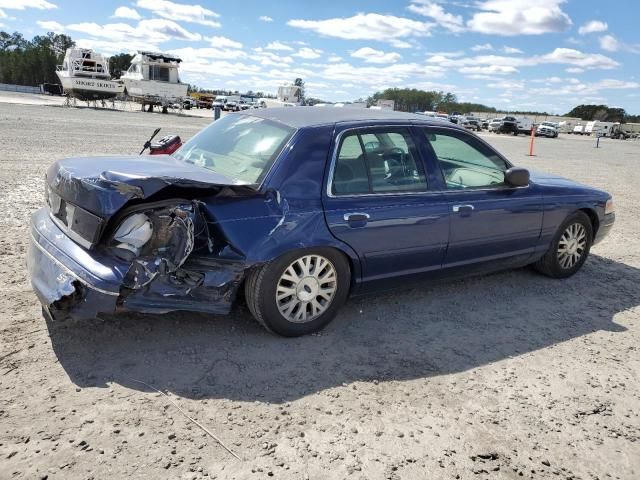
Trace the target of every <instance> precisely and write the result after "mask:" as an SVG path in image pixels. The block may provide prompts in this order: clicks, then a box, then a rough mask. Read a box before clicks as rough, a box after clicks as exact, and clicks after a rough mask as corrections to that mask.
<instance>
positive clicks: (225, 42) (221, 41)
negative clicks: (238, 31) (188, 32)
mask: <svg viewBox="0 0 640 480" xmlns="http://www.w3.org/2000/svg"><path fill="white" fill-rule="evenodd" d="M206 40H207V41H208V42H209V43H210V44H211V46H212V47H215V48H242V44H241V43H240V42H236V41H235V40H231V39H230V38H227V37H219V36H214V37H207V38H206Z"/></svg>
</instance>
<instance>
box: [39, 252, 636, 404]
mask: <svg viewBox="0 0 640 480" xmlns="http://www.w3.org/2000/svg"><path fill="white" fill-rule="evenodd" d="M639 284H640V269H637V268H634V267H631V266H628V265H625V264H623V263H619V262H615V261H612V260H608V259H605V258H602V257H598V256H596V255H592V256H591V257H590V258H589V260H588V261H587V263H586V264H585V266H584V268H583V269H582V270H581V271H580V272H579V273H578V274H576V275H575V276H573V277H572V278H570V279H566V280H553V279H549V278H546V277H543V276H540V275H538V274H536V273H534V272H533V271H531V270H530V269H520V270H514V271H508V272H503V273H498V274H494V275H489V276H484V277H476V278H472V279H467V280H463V281H456V282H448V283H441V284H437V285H418V286H417V287H416V286H413V285H412V287H411V288H408V289H407V290H403V291H396V292H393V293H388V294H384V295H379V296H376V297H363V298H359V299H353V300H350V301H348V302H347V304H346V305H345V306H344V307H343V309H342V310H341V312H340V313H339V314H338V317H337V318H336V319H335V320H334V321H333V323H332V324H331V325H329V327H327V328H326V329H325V330H324V331H322V332H321V333H320V334H317V335H310V336H306V337H301V338H294V339H287V338H281V337H276V336H274V335H271V334H269V333H267V332H266V331H264V330H263V329H262V328H261V327H260V326H259V325H258V324H257V323H256V322H255V321H253V319H252V318H251V316H250V315H249V313H248V311H247V309H246V308H244V307H240V308H236V310H235V313H233V314H232V315H230V316H227V317H211V316H207V315H202V314H192V313H186V312H179V313H174V314H166V315H138V314H122V315H118V316H112V317H109V318H106V319H104V320H102V319H96V320H92V321H88V322H70V323H51V322H49V323H48V325H47V326H48V329H49V333H50V337H51V341H52V345H53V349H54V352H55V354H56V356H57V358H58V360H59V362H60V364H61V365H62V367H63V368H64V370H65V371H66V373H67V374H68V375H69V378H70V379H71V381H72V382H73V383H75V384H76V385H77V386H80V387H107V386H108V385H109V384H111V383H117V384H121V385H123V386H126V387H128V388H131V389H134V390H140V391H150V389H148V388H147V387H145V386H144V385H142V384H140V383H138V382H136V380H139V381H142V382H145V383H148V384H150V385H153V386H155V387H157V388H159V389H161V390H164V391H168V392H172V393H174V394H176V395H179V396H183V397H187V398H226V399H232V400H242V401H256V400H257V401H263V402H271V403H281V402H287V401H291V400H295V399H298V398H301V397H303V396H306V395H309V394H313V393H316V392H319V391H322V390H324V389H327V388H332V387H335V386H339V385H342V384H343V383H351V382H355V381H370V380H373V379H377V380H378V381H391V380H407V379H416V378H426V377H433V376H438V375H447V374H450V373H455V372H462V371H466V370H469V369H473V368H476V367H480V366H483V365H486V364H490V363H492V362H497V361H499V360H502V359H505V358H509V357H513V356H517V355H521V354H524V353H527V352H531V351H535V350H539V349H544V348H548V347H550V346H552V345H555V344H557V343H560V342H565V341H567V340H571V339H573V338H576V337H580V336H583V335H587V334H589V333H592V332H595V331H598V330H604V331H609V332H624V331H625V330H626V329H625V328H624V327H622V326H620V325H618V324H616V323H615V321H614V316H615V315H616V314H617V313H619V312H624V311H625V310H628V309H631V308H633V307H636V306H638V305H640V289H639V288H638V285H639Z"/></svg>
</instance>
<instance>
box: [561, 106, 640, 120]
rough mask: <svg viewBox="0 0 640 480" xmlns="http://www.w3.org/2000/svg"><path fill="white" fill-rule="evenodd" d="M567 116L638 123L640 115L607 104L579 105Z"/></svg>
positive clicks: (566, 115)
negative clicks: (630, 113)
mask: <svg viewBox="0 0 640 480" xmlns="http://www.w3.org/2000/svg"><path fill="white" fill-rule="evenodd" d="M564 116H565V117H577V118H581V119H583V120H600V121H601V122H620V123H637V122H640V115H629V114H628V113H627V112H626V111H625V109H624V108H619V107H609V106H607V105H578V106H577V107H575V108H573V110H571V111H570V112H569V113H566V114H565V115H564Z"/></svg>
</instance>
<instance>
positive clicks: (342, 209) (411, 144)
mask: <svg viewBox="0 0 640 480" xmlns="http://www.w3.org/2000/svg"><path fill="white" fill-rule="evenodd" d="M429 180H430V178H429V176H428V175H427V173H426V171H425V165H424V162H423V159H422V157H421V155H420V154H419V152H418V149H417V148H416V143H415V141H414V137H413V134H412V129H411V127H408V126H406V127H405V126H381V127H371V128H360V129H348V130H343V131H338V133H337V137H336V142H335V147H334V152H333V156H332V162H331V165H330V169H329V175H328V179H327V188H326V190H325V192H324V199H323V202H324V207H325V215H326V219H327V223H328V225H329V228H330V230H331V232H332V233H333V235H334V236H335V237H337V238H339V239H340V240H342V241H344V242H345V243H347V244H349V245H350V246H351V247H352V248H353V249H354V250H355V251H356V252H357V253H358V256H359V257H360V261H361V265H362V275H363V278H362V280H363V283H364V285H365V287H366V288H368V289H369V290H376V289H384V288H388V287H393V286H395V285H394V284H393V280H398V281H400V280H401V279H405V278H406V277H411V276H419V275H421V274H423V273H425V272H430V271H434V270H439V269H440V268H441V265H442V261H443V259H444V253H445V250H446V246H447V241H448V236H449V208H448V204H447V202H446V201H445V199H444V195H443V194H442V192H440V191H438V190H432V189H430V188H429V184H430V181H429Z"/></svg>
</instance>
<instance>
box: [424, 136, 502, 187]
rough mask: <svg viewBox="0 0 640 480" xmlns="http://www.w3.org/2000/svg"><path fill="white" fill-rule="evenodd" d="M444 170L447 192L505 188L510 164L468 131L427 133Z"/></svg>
mask: <svg viewBox="0 0 640 480" xmlns="http://www.w3.org/2000/svg"><path fill="white" fill-rule="evenodd" d="M424 132H425V135H426V137H427V140H428V141H429V143H430V144H431V148H433V151H434V153H435V154H436V157H437V159H438V163H439V164H440V168H441V169H442V173H443V175H444V179H445V182H446V183H447V189H450V190H458V189H467V188H487V187H489V188H494V187H503V186H504V172H505V171H506V170H507V169H508V168H509V165H508V164H507V163H506V162H505V161H504V160H503V159H502V158H500V156H499V155H498V154H497V153H496V152H494V151H492V150H491V149H490V148H489V147H487V146H486V145H484V144H483V143H482V142H480V141H478V139H476V138H475V137H473V136H472V135H469V134H467V133H466V132H458V131H451V130H436V129H428V130H425V131H424Z"/></svg>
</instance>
